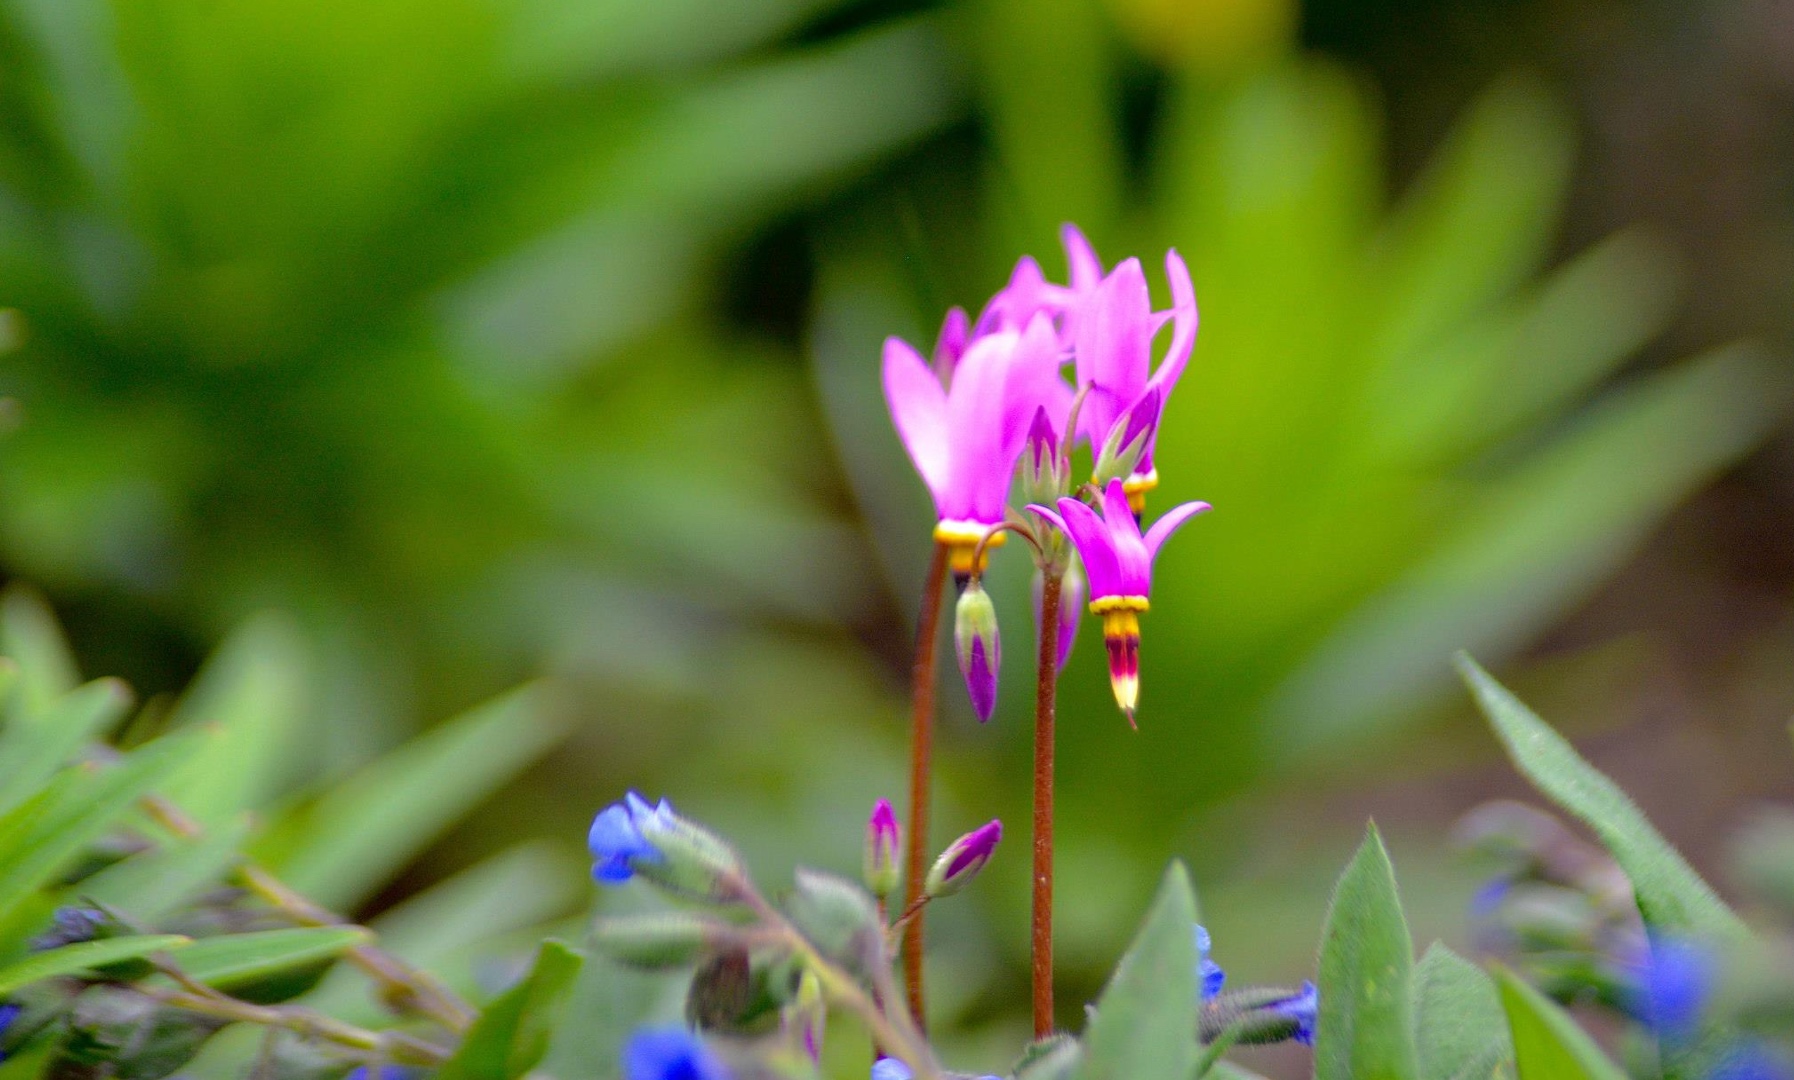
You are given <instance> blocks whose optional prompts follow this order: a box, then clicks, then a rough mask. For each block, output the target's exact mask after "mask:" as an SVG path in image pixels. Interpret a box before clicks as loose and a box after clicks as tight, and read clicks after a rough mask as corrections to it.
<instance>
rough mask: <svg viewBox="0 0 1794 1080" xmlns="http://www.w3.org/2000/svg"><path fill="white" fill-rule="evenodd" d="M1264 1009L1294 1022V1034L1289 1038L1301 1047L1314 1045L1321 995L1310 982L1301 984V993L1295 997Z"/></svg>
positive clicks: (1275, 1002)
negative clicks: (1280, 1014)
mask: <svg viewBox="0 0 1794 1080" xmlns="http://www.w3.org/2000/svg"><path fill="white" fill-rule="evenodd" d="M1265 1008H1267V1009H1269V1010H1271V1011H1272V1012H1276V1013H1282V1014H1283V1015H1284V1016H1287V1017H1289V1018H1290V1019H1291V1020H1294V1021H1295V1022H1296V1032H1295V1034H1294V1035H1291V1036H1290V1038H1292V1039H1294V1040H1295V1041H1296V1042H1299V1043H1301V1044H1302V1045H1303V1046H1313V1045H1314V1029H1315V1025H1316V1024H1318V1023H1319V1022H1320V1014H1321V995H1320V991H1318V990H1316V989H1315V988H1314V984H1313V983H1311V982H1305V983H1303V984H1302V992H1301V993H1299V994H1297V995H1296V996H1295V997H1291V998H1285V999H1283V1000H1282V1001H1273V1002H1271V1003H1270V1004H1269V1005H1266V1006H1265Z"/></svg>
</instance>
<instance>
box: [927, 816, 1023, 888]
mask: <svg viewBox="0 0 1794 1080" xmlns="http://www.w3.org/2000/svg"><path fill="white" fill-rule="evenodd" d="M1002 839H1003V823H1002V822H1001V821H991V822H988V823H986V824H983V825H980V826H978V827H977V828H976V829H973V830H972V831H971V832H969V833H966V834H965V835H964V836H962V837H960V838H959V839H957V840H955V841H953V842H952V843H951V844H948V845H947V850H945V851H943V852H941V855H940V858H938V859H936V860H934V866H933V868H932V869H930V870H929V871H928V881H927V883H926V884H925V885H924V886H923V889H922V891H923V892H925V893H927V894H928V895H929V896H930V897H933V898H935V899H939V898H940V897H943V896H952V895H953V894H954V893H956V892H958V891H959V890H961V889H963V888H965V887H966V886H967V885H969V884H971V882H972V879H973V878H975V877H977V876H978V871H980V870H983V869H984V864H985V863H987V862H989V861H990V856H991V853H992V852H994V851H996V850H997V842H998V841H1000V840H1002Z"/></svg>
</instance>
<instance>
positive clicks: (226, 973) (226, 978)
mask: <svg viewBox="0 0 1794 1080" xmlns="http://www.w3.org/2000/svg"><path fill="white" fill-rule="evenodd" d="M373 938H374V935H373V934H371V933H369V932H368V930H367V929H366V928H365V927H360V926H303V927H297V928H294V929H291V930H262V931H258V932H256V933H253V934H227V935H225V936H223V937H212V938H203V939H201V940H199V941H196V942H194V943H193V944H192V945H189V946H188V947H187V948H186V949H185V950H183V951H182V953H181V970H182V971H185V972H186V973H187V974H188V975H191V976H192V977H193V978H195V979H198V980H199V981H200V982H202V983H205V984H206V985H208V986H216V987H220V988H228V987H232V986H237V985H240V984H243V983H249V982H255V981H256V980H258V979H262V978H266V977H267V976H269V975H274V974H278V973H279V972H282V971H288V970H291V969H293V968H297V967H305V966H306V965H309V964H315V963H317V962H319V961H320V960H328V959H330V958H331V957H334V956H340V955H342V954H343V953H345V952H348V951H349V950H350V949H353V948H354V947H355V946H357V945H365V944H367V943H368V942H369V941H372V940H373Z"/></svg>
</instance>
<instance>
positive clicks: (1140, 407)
mask: <svg viewBox="0 0 1794 1080" xmlns="http://www.w3.org/2000/svg"><path fill="white" fill-rule="evenodd" d="M1163 407H1164V397H1163V396H1162V395H1161V394H1160V393H1159V388H1158V387H1156V386H1155V387H1152V388H1151V389H1149V390H1147V391H1146V393H1145V394H1143V395H1142V396H1141V398H1140V400H1139V401H1136V402H1134V404H1133V406H1132V407H1131V408H1129V409H1128V410H1127V411H1126V412H1124V413H1122V414H1121V415H1120V416H1119V417H1117V418H1116V419H1115V423H1114V424H1113V425H1111V426H1110V428H1109V434H1108V437H1107V438H1105V439H1104V440H1103V445H1102V449H1101V450H1099V451H1098V452H1097V455H1096V471H1095V473H1094V475H1093V476H1092V477H1091V479H1092V481H1093V482H1094V483H1095V484H1096V486H1097V487H1099V488H1100V487H1106V486H1107V485H1108V483H1109V481H1110V480H1126V479H1127V478H1128V477H1129V476H1132V475H1133V472H1134V469H1135V468H1136V467H1137V466H1139V464H1140V459H1141V458H1142V457H1144V456H1145V454H1146V448H1147V446H1148V445H1150V444H1151V443H1152V437H1153V434H1154V433H1155V432H1157V431H1158V429H1159V411H1160V409H1162V408H1163Z"/></svg>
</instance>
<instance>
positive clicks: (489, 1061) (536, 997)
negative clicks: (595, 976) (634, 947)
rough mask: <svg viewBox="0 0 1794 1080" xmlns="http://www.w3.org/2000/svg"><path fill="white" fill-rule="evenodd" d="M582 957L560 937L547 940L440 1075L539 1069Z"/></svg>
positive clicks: (491, 1078)
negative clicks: (520, 976) (555, 939)
mask: <svg viewBox="0 0 1794 1080" xmlns="http://www.w3.org/2000/svg"><path fill="white" fill-rule="evenodd" d="M583 960H584V958H583V957H582V956H581V955H580V954H579V953H576V952H574V951H573V950H572V949H569V948H568V947H567V946H566V945H563V944H562V943H560V942H558V941H553V940H549V941H544V942H543V943H542V948H541V951H539V952H537V953H536V963H535V966H534V967H533V968H531V969H530V973H529V975H527V976H526V977H525V978H524V980H523V981H522V982H520V983H518V984H517V985H516V986H514V987H512V988H511V989H509V990H507V991H505V992H504V993H503V994H501V995H499V997H498V999H497V1000H495V1001H493V1002H492V1004H490V1005H488V1006H486V1008H485V1010H484V1011H483V1012H481V1013H480V1015H479V1018H478V1019H477V1020H475V1021H474V1022H473V1026H472V1027H471V1028H469V1029H468V1031H467V1037H466V1038H465V1039H463V1040H462V1042H461V1048H460V1049H459V1050H457V1051H456V1052H455V1056H454V1057H452V1058H450V1059H449V1060H448V1061H447V1062H446V1063H445V1064H444V1065H443V1066H442V1071H441V1072H440V1073H438V1074H437V1075H438V1078H439V1080H514V1078H516V1077H519V1076H522V1075H523V1074H524V1073H527V1072H529V1071H530V1070H531V1069H533V1068H535V1066H536V1063H537V1062H539V1061H541V1060H542V1056H543V1055H544V1054H546V1053H547V1052H548V1041H549V1037H550V1036H551V1035H552V1034H553V1033H554V1029H555V1024H556V1022H557V1021H558V1020H559V1017H560V1014H561V1012H562V1010H563V1009H564V1008H565V1007H566V1004H567V999H568V997H569V995H570V994H571V992H572V990H573V982H574V979H575V977H576V976H578V975H579V969H580V964H581V963H582V962H583Z"/></svg>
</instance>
